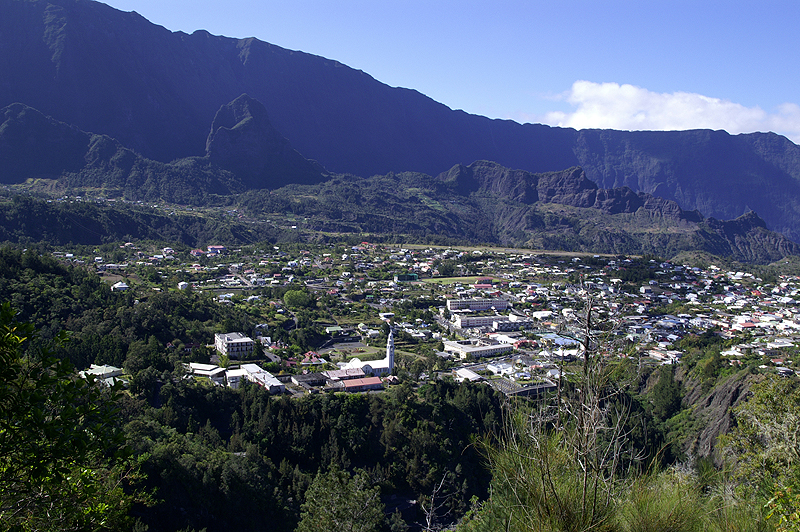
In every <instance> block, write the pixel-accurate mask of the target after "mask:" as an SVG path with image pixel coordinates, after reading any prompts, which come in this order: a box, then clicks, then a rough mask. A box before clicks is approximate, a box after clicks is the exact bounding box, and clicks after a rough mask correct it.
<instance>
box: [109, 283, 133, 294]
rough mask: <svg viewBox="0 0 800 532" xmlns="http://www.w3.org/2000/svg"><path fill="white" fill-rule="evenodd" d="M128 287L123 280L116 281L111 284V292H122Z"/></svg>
mask: <svg viewBox="0 0 800 532" xmlns="http://www.w3.org/2000/svg"><path fill="white" fill-rule="evenodd" d="M128 288H130V287H129V286H128V285H127V284H126V283H125V282H124V281H118V282H116V283H114V284H112V285H111V291H112V292H124V291H125V290H127V289H128Z"/></svg>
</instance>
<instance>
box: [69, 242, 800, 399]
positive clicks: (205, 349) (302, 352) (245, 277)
mask: <svg viewBox="0 0 800 532" xmlns="http://www.w3.org/2000/svg"><path fill="white" fill-rule="evenodd" d="M94 251H96V252H97V255H95V256H90V255H81V254H80V253H78V252H77V251H68V250H64V251H57V252H55V253H54V255H55V256H56V257H57V258H58V259H60V260H63V261H70V262H72V263H76V264H78V265H82V266H83V267H87V268H91V269H94V270H96V271H97V273H99V274H100V275H101V276H102V278H104V279H105V280H106V282H107V283H109V284H110V285H111V290H112V291H115V292H127V291H129V290H133V291H135V292H136V293H140V294H146V293H147V292H159V291H194V292H201V293H203V294H207V297H208V298H209V301H210V304H215V305H224V306H235V307H240V308H242V309H243V310H244V311H245V312H246V313H247V315H248V316H250V317H252V327H251V328H250V329H249V330H219V332H217V333H216V334H215V336H214V337H213V338H211V337H209V338H207V339H206V342H205V344H204V345H202V346H201V345H196V344H195V345H192V344H191V343H190V342H189V343H188V344H186V345H183V346H181V347H182V348H183V349H185V350H186V351H190V350H192V349H195V350H196V351H197V352H199V353H205V355H202V354H201V355H200V356H198V357H195V358H196V359H197V360H195V361H190V362H186V363H184V367H185V371H186V378H193V379H199V380H205V381H206V382H210V383H213V385H219V386H229V387H232V388H236V387H238V386H239V385H240V382H241V381H242V380H247V381H250V382H252V383H255V384H258V385H260V386H262V387H264V388H266V389H267V390H269V392H270V393H273V394H292V395H304V394H307V393H320V392H336V391H343V392H373V393H374V392H375V391H378V390H381V389H384V388H385V387H387V386H391V385H392V384H393V383H396V382H398V381H399V380H400V379H412V380H414V381H422V380H426V379H437V378H438V379H442V378H453V379H455V380H456V381H464V380H469V381H473V382H484V383H486V384H487V385H490V386H492V387H494V388H495V389H496V390H499V391H501V392H502V393H504V394H506V395H509V396H510V395H520V396H528V395H538V394H540V393H542V392H544V391H547V390H553V389H555V388H556V386H557V383H558V381H559V379H561V378H562V377H568V375H569V372H570V368H571V364H573V363H574V362H575V361H577V360H581V359H582V357H583V356H584V354H585V350H586V349H587V346H588V347H589V349H590V350H592V351H593V352H595V353H596V354H598V355H602V356H603V357H604V358H605V359H609V360H610V359H619V360H627V361H629V362H630V363H633V364H636V365H637V366H638V367H643V366H651V367H652V366H657V365H662V364H680V363H681V358H682V357H683V356H684V354H685V349H684V348H683V347H682V346H684V345H685V344H686V340H685V339H687V338H689V337H708V336H710V335H711V336H713V337H714V338H715V339H716V340H718V341H721V342H722V346H723V348H722V349H720V354H719V357H718V359H717V360H715V361H714V363H715V364H716V365H717V366H722V367H725V366H729V367H732V368H741V367H752V368H754V370H755V371H761V372H768V373H777V374H780V375H791V374H793V373H794V372H795V363H796V354H797V347H796V346H797V342H798V334H800V333H798V331H797V330H798V329H800V309H798V308H797V302H798V300H800V298H798V293H800V279H799V278H798V277H796V276H788V275H780V276H776V275H772V278H766V279H764V278H762V277H759V276H757V275H756V274H754V273H750V272H746V271H729V270H728V269H726V268H724V267H719V266H716V265H713V264H708V265H703V266H702V267H700V266H689V265H684V264H678V263H675V262H669V261H665V260H662V259H659V258H655V257H612V256H599V255H585V254H580V255H579V254H558V253H553V252H550V253H546V254H545V253H532V252H530V251H524V250H514V249H492V248H469V249H467V248H455V247H453V248H449V247H431V246H411V245H403V246H392V245H386V244H371V243H368V242H361V243H358V244H355V245H351V244H344V243H336V244H316V245H308V244H306V245H303V244H282V245H274V246H269V247H265V246H261V247H259V246H249V247H241V248H239V247H237V248H235V249H228V248H226V247H225V246H221V245H210V246H208V247H207V248H206V249H183V250H181V249H178V250H176V249H173V248H171V247H161V248H156V247H154V246H146V245H144V244H135V243H130V242H129V243H125V244H124V245H119V246H114V247H112V246H105V247H104V249H102V250H101V249H97V250H94ZM765 277H767V276H766V275H765ZM167 347H170V346H167ZM86 372H88V373H92V374H95V375H96V376H98V377H99V378H102V379H112V380H113V379H118V378H121V379H123V380H124V379H125V375H124V373H125V370H124V369H123V368H116V367H112V366H105V365H103V366H100V365H98V366H95V365H92V366H91V367H90V368H89V369H88V370H86Z"/></svg>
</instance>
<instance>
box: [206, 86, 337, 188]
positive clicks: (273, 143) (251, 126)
mask: <svg viewBox="0 0 800 532" xmlns="http://www.w3.org/2000/svg"><path fill="white" fill-rule="evenodd" d="M206 157H207V158H208V160H209V161H210V162H211V163H213V164H215V165H217V166H219V167H221V168H224V169H226V170H230V171H231V172H233V173H234V174H236V175H237V176H238V177H239V179H240V180H241V181H242V183H243V185H244V186H246V187H247V188H277V187H280V186H283V185H285V184H287V183H304V184H310V183H317V182H319V181H321V180H322V178H323V177H322V172H321V168H319V167H318V165H314V164H313V163H311V162H309V161H307V160H306V159H305V158H304V157H303V156H302V155H300V154H299V153H298V152H297V151H296V150H294V149H293V148H292V146H291V144H290V143H289V141H288V140H286V138H285V137H283V136H282V135H281V134H280V133H278V131H277V130H276V129H275V128H274V127H272V124H271V123H270V121H269V118H268V117H267V110H266V109H265V108H264V106H263V105H261V103H260V102H258V101H256V100H254V99H252V98H250V97H249V96H247V95H246V94H243V95H242V96H239V97H238V98H236V99H235V100H233V101H232V102H231V103H229V104H226V105H223V106H222V107H220V109H219V111H217V114H216V116H215V117H214V121H213V123H212V125H211V132H210V133H209V134H208V139H207V141H206Z"/></svg>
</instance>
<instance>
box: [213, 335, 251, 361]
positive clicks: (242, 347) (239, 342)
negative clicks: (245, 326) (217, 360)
mask: <svg viewBox="0 0 800 532" xmlns="http://www.w3.org/2000/svg"><path fill="white" fill-rule="evenodd" d="M214 346H215V347H216V349H217V352H218V353H220V354H222V355H227V356H228V357H230V358H241V357H242V356H247V355H249V354H250V353H252V352H253V340H252V339H251V338H250V337H248V336H245V335H244V334H242V333H238V332H233V333H224V334H215V335H214Z"/></svg>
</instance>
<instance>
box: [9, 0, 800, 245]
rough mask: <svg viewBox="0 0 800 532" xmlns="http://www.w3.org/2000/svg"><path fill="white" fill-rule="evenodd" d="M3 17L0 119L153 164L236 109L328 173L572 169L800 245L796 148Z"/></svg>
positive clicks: (44, 14)
mask: <svg viewBox="0 0 800 532" xmlns="http://www.w3.org/2000/svg"><path fill="white" fill-rule="evenodd" d="M0 13H2V14H3V16H2V17H0V106H5V105H9V104H11V103H14V102H22V103H25V104H27V105H30V106H32V107H35V108H37V109H39V110H41V111H42V112H43V113H44V114H46V115H48V116H52V117H54V118H55V119H57V120H60V121H62V122H65V123H67V124H74V125H76V126H77V127H78V128H80V129H82V130H84V131H92V132H96V133H98V134H105V135H108V136H110V137H112V138H116V139H118V140H119V142H120V143H121V144H122V145H124V146H126V147H128V148H130V149H133V150H134V151H135V152H137V153H140V154H142V155H143V156H145V157H148V158H151V159H156V160H160V161H172V160H175V159H177V158H181V157H187V156H202V155H203V153H204V151H203V150H204V146H205V145H206V141H207V129H206V128H207V125H208V124H209V123H211V121H212V120H213V118H214V116H215V114H216V112H217V111H218V110H219V108H220V106H221V105H224V104H226V103H227V102H230V101H231V100H233V99H234V98H236V97H238V96H239V95H241V94H242V93H247V94H249V95H250V96H251V97H253V98H255V99H257V100H259V101H261V102H263V104H264V105H265V108H266V111H267V113H268V115H269V117H270V121H271V123H272V124H273V125H274V126H275V129H277V130H278V131H280V132H281V134H282V135H285V136H286V138H287V139H289V140H290V142H291V144H292V146H293V147H294V148H296V149H297V150H298V151H299V152H300V153H302V154H303V155H304V156H305V157H308V158H311V159H314V160H316V161H319V163H320V164H322V165H323V166H324V167H325V168H327V169H329V170H330V171H332V172H339V173H351V174H355V175H360V176H365V177H368V176H371V175H375V174H386V173H388V172H401V171H416V172H424V173H427V174H429V175H436V174H438V173H440V172H442V171H446V170H447V169H448V168H451V167H452V166H453V165H454V164H459V163H460V164H469V163H471V162H472V161H476V160H492V161H497V162H498V163H499V164H501V165H503V166H505V167H508V168H520V169H523V170H526V171H529V172H535V173H546V172H556V171H561V170H563V169H565V168H571V167H575V166H580V167H581V168H583V169H584V171H585V172H586V177H587V179H589V180H591V181H593V182H595V183H596V184H597V185H598V186H599V188H603V189H609V190H610V189H614V188H619V187H623V186H627V187H628V188H630V189H631V190H632V191H634V192H636V193H638V192H645V193H648V194H651V195H653V196H657V197H661V198H664V199H667V200H673V201H675V202H677V203H678V205H680V207H681V208H683V209H684V210H699V211H701V212H703V213H704V214H705V215H706V216H714V217H716V218H720V219H730V218H734V217H737V216H740V215H742V214H744V213H746V212H749V211H750V210H755V211H756V212H758V213H760V214H761V216H762V217H763V219H764V220H765V221H766V223H767V226H768V227H769V228H770V229H773V230H777V231H779V232H782V233H783V234H785V235H787V236H789V237H791V238H794V239H795V240H800V199H798V198H800V148H798V147H797V146H796V145H794V144H793V143H791V142H789V141H788V140H787V139H785V138H783V137H780V136H778V135H775V134H771V133H768V134H761V133H756V134H750V135H729V134H727V133H725V132H722V131H682V132H635V131H634V132H625V131H611V130H584V131H575V130H572V129H562V128H551V127H547V126H543V125H536V124H518V123H515V122H512V121H509V120H490V119H487V118H485V117H480V116H474V115H469V114H467V113H464V112H461V111H453V110H451V109H449V108H447V107H446V106H445V105H442V104H440V103H437V102H435V101H433V100H431V99H430V98H427V97H425V96H424V95H422V94H419V93H418V92H416V91H413V90H408V89H401V88H392V87H388V86H387V85H385V84H382V83H379V82H378V81H376V80H375V79H373V78H371V77H370V76H369V75H367V74H365V73H363V72H360V71H358V70H354V69H352V68H349V67H347V66H345V65H342V64H341V63H339V62H337V61H333V60H329V59H325V58H322V57H317V56H313V55H310V54H305V53H302V52H294V51H290V50H285V49H283V48H280V47H278V46H274V45H271V44H268V43H265V42H261V41H258V40H256V39H232V38H227V37H219V36H213V35H210V34H209V33H207V32H204V31H197V32H195V33H192V34H191V35H187V34H185V33H181V32H175V33H173V32H170V31H168V30H166V29H165V28H162V27H160V26H156V25H154V24H151V23H149V22H148V21H146V20H145V19H144V18H142V17H141V16H139V15H138V14H136V13H123V12H120V11H117V10H115V9H112V8H110V7H108V6H105V5H103V4H100V3H97V2H91V1H86V0H0ZM529 192H530V191H529V190H528V191H525V190H520V191H518V193H519V194H527V193H529ZM528 199H530V198H528ZM629 199H630V200H633V198H632V197H631V198H629ZM587 201H589V199H587ZM601 201H606V199H602V198H601Z"/></svg>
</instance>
